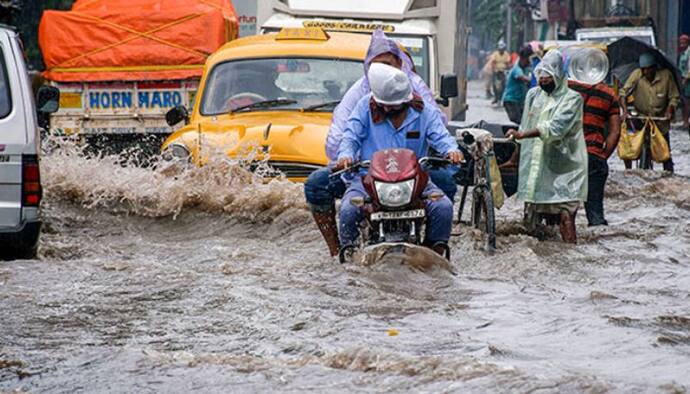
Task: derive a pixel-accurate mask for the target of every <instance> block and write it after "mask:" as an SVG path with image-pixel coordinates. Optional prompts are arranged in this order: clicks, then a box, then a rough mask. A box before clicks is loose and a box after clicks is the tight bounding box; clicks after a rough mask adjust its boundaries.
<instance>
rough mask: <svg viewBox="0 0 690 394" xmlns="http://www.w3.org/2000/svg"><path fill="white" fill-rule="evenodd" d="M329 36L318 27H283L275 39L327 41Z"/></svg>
mask: <svg viewBox="0 0 690 394" xmlns="http://www.w3.org/2000/svg"><path fill="white" fill-rule="evenodd" d="M329 38H331V37H330V36H329V35H328V33H326V32H325V31H324V30H323V29H322V28H320V27H305V28H291V27H285V28H283V29H281V30H280V32H279V33H278V36H277V37H276V40H314V41H328V39H329Z"/></svg>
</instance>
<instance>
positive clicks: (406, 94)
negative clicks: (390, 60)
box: [367, 63, 413, 105]
mask: <svg viewBox="0 0 690 394" xmlns="http://www.w3.org/2000/svg"><path fill="white" fill-rule="evenodd" d="M367 77H368V79H369V86H370V87H371V93H372V95H373V96H374V100H375V101H376V102H377V103H379V104H382V105H400V104H403V103H406V102H408V101H410V100H412V97H413V95H412V86H411V85H410V79H409V78H408V77H407V74H405V73H404V72H403V71H401V70H398V69H397V68H395V67H391V66H389V65H386V64H381V63H372V64H371V66H370V67H369V73H368V75H367Z"/></svg>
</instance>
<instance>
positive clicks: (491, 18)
mask: <svg viewBox="0 0 690 394" xmlns="http://www.w3.org/2000/svg"><path fill="white" fill-rule="evenodd" d="M506 3H507V2H506V0H477V1H474V2H473V7H472V8H473V9H472V26H473V30H474V31H475V32H476V33H478V34H479V35H480V36H482V37H483V38H484V40H485V41H488V42H493V43H496V42H498V40H499V39H500V38H501V37H503V36H504V35H505V28H506V8H505V7H506Z"/></svg>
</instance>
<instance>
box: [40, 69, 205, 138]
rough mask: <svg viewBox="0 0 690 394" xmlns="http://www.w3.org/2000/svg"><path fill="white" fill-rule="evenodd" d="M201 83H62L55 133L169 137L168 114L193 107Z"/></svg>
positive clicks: (52, 128) (55, 115)
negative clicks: (166, 120) (175, 110)
mask: <svg viewBox="0 0 690 394" xmlns="http://www.w3.org/2000/svg"><path fill="white" fill-rule="evenodd" d="M198 84H199V83H198V81H196V80H192V81H161V82H129V83H128V82H113V83H85V84H58V87H59V88H60V91H61V94H60V110H59V111H58V112H57V113H55V114H53V115H51V126H52V127H51V132H52V133H54V134H57V135H65V134H67V135H69V134H133V133H141V134H169V133H171V132H172V129H171V128H170V127H169V126H168V125H167V124H166V122H165V113H166V112H167V111H168V110H169V109H170V108H172V107H175V106H177V105H183V106H185V107H187V108H191V107H192V106H193V101H194V96H195V93H196V91H197V89H198Z"/></svg>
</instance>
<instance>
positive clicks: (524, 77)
mask: <svg viewBox="0 0 690 394" xmlns="http://www.w3.org/2000/svg"><path fill="white" fill-rule="evenodd" d="M529 57H530V52H529V51H528V50H527V49H522V50H521V51H520V60H519V61H518V62H517V63H516V64H515V66H513V68H512V70H510V73H509V74H508V81H507V82H506V90H505V92H504V93H503V107H504V108H505V110H506V113H507V114H508V119H510V121H511V122H513V123H515V124H520V120H521V119H522V111H523V109H524V105H525V96H527V91H528V90H529V86H530V81H531V80H532V76H531V69H530V67H529Z"/></svg>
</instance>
